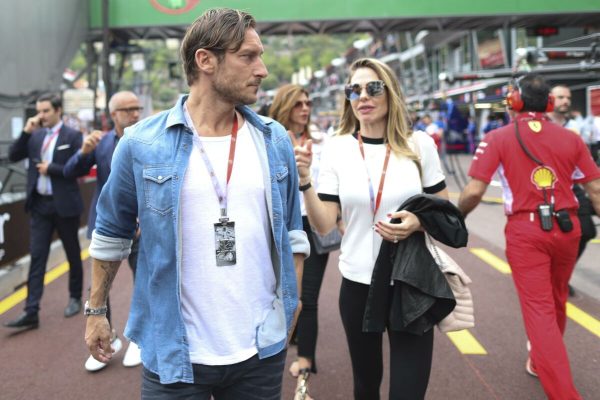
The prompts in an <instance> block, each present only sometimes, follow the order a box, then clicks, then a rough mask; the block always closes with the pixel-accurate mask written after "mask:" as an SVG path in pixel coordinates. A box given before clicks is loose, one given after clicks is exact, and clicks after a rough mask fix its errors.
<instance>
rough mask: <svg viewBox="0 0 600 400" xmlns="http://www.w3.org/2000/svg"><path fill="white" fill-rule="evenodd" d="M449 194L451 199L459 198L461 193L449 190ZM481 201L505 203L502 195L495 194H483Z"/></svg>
mask: <svg viewBox="0 0 600 400" xmlns="http://www.w3.org/2000/svg"><path fill="white" fill-rule="evenodd" d="M448 196H449V197H450V198H451V199H458V197H459V196H460V193H456V192H449V193H448ZM481 201H486V202H488V203H498V204H503V203H504V201H502V197H493V196H483V197H482V198H481Z"/></svg>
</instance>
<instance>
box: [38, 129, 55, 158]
mask: <svg viewBox="0 0 600 400" xmlns="http://www.w3.org/2000/svg"><path fill="white" fill-rule="evenodd" d="M59 131H60V125H59V126H57V127H56V129H54V131H53V132H52V135H50V136H48V134H46V137H45V138H44V144H43V145H42V153H41V155H42V157H43V156H44V153H45V152H46V150H48V146H50V143H52V140H54V138H55V137H57V136H58V132H59Z"/></svg>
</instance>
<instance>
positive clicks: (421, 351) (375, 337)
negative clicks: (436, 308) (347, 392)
mask: <svg viewBox="0 0 600 400" xmlns="http://www.w3.org/2000/svg"><path fill="white" fill-rule="evenodd" d="M368 293H369V285H364V284H362V283H357V282H353V281H350V280H348V279H346V278H343V279H342V285H341V289H340V304H339V306H340V314H341V316H342V324H343V325H344V330H345V331H346V339H347V341H348V348H349V349H350V359H351V361H352V375H353V379H354V399H356V400H379V398H380V396H379V390H380V389H379V388H380V386H381V379H382V377H383V354H382V353H383V351H382V338H383V333H364V332H363V331H362V321H363V315H364V311H365V305H366V302H367V295H368ZM388 339H389V342H390V389H389V399H390V400H400V399H406V400H417V399H423V398H425V392H426V391H427V385H428V383H429V375H430V372H431V359H432V355H433V329H432V330H430V331H428V332H427V333H425V334H424V335H422V336H418V335H413V334H410V333H405V332H395V331H389V330H388Z"/></svg>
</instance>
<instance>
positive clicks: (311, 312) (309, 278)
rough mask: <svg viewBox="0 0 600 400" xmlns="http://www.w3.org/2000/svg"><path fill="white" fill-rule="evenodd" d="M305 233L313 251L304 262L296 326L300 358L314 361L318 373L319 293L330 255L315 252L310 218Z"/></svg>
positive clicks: (312, 364) (304, 221) (314, 370)
mask: <svg viewBox="0 0 600 400" xmlns="http://www.w3.org/2000/svg"><path fill="white" fill-rule="evenodd" d="M302 222H303V226H304V232H306V235H307V236H308V241H309V243H310V247H311V249H313V251H312V252H311V254H310V257H308V258H307V259H306V260H304V273H303V275H302V296H301V300H302V311H301V312H300V315H299V316H298V323H297V325H296V341H297V343H298V356H299V357H304V358H308V359H309V360H311V361H312V363H311V367H312V372H317V364H316V361H315V352H316V348H317V336H318V332H319V318H318V317H319V312H318V311H319V304H318V300H319V292H320V291H321V284H322V283H323V275H324V274H325V267H326V266H327V261H328V260H329V254H317V253H316V252H314V248H315V247H314V245H313V241H314V239H313V234H312V231H311V229H310V225H309V223H308V218H306V217H302Z"/></svg>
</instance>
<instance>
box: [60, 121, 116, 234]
mask: <svg viewBox="0 0 600 400" xmlns="http://www.w3.org/2000/svg"><path fill="white" fill-rule="evenodd" d="M116 145H117V134H116V132H115V130H114V129H113V130H111V131H110V132H108V133H107V134H106V135H105V136H104V137H103V138H102V140H100V143H98V146H96V148H95V149H94V150H93V151H92V152H91V153H90V154H86V155H84V154H82V153H81V150H78V151H77V152H76V153H75V154H73V156H71V158H70V159H69V160H68V161H67V163H66V164H65V167H64V169H63V173H64V175H65V177H67V178H77V177H80V176H84V175H87V174H89V173H90V169H92V167H93V166H94V164H96V166H97V167H96V168H97V170H96V173H97V175H96V191H95V192H94V197H93V198H92V204H91V205H90V212H89V215H88V238H91V237H92V232H93V231H94V228H95V225H96V204H98V197H99V196H100V192H102V188H103V187H104V184H105V183H106V181H107V180H108V176H109V175H110V163H111V162H112V156H113V153H114V151H115V147H116Z"/></svg>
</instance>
